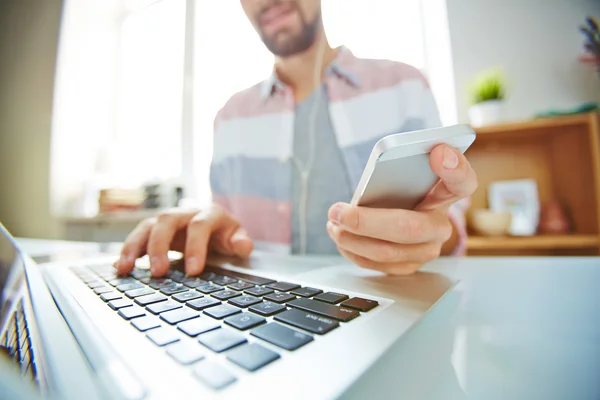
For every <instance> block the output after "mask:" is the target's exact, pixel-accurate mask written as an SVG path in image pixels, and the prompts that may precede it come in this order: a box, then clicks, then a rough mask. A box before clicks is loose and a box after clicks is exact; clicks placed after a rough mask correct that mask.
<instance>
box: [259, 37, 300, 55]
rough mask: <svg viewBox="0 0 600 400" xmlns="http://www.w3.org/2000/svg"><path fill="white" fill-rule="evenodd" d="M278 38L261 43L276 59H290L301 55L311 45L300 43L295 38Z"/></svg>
mask: <svg viewBox="0 0 600 400" xmlns="http://www.w3.org/2000/svg"><path fill="white" fill-rule="evenodd" d="M286 36H287V37H278V38H276V40H263V43H264V44H265V46H266V47H267V49H269V51H270V52H271V53H273V54H274V55H275V56H277V57H291V56H293V55H296V54H299V53H303V52H305V51H306V50H308V49H309V48H310V46H311V45H312V43H307V42H302V41H300V40H297V39H296V38H293V37H290V36H288V35H287V34H286Z"/></svg>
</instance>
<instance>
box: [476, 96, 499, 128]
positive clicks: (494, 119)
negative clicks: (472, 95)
mask: <svg viewBox="0 0 600 400" xmlns="http://www.w3.org/2000/svg"><path fill="white" fill-rule="evenodd" d="M503 119H504V102H503V101H501V100H489V101H484V102H483V103H479V104H475V105H473V106H471V108H469V120H470V121H471V125H472V126H485V125H493V124H498V123H500V122H502V121H503Z"/></svg>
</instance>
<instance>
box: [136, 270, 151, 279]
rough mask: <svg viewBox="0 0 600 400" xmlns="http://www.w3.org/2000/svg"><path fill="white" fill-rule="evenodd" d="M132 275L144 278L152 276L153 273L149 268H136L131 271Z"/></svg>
mask: <svg viewBox="0 0 600 400" xmlns="http://www.w3.org/2000/svg"><path fill="white" fill-rule="evenodd" d="M131 276H133V277H134V278H135V279H142V278H149V277H150V276H152V273H151V272H150V271H149V270H147V269H134V270H133V271H132V272H131Z"/></svg>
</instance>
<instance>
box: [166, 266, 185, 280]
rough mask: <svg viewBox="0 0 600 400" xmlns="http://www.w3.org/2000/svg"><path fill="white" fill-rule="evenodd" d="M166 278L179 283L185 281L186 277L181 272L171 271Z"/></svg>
mask: <svg viewBox="0 0 600 400" xmlns="http://www.w3.org/2000/svg"><path fill="white" fill-rule="evenodd" d="M167 277H168V278H169V279H170V280H172V281H173V282H178V283H181V282H183V281H184V280H186V279H187V276H186V275H185V274H184V273H183V272H181V271H177V270H173V269H172V270H170V271H169V273H168V274H167Z"/></svg>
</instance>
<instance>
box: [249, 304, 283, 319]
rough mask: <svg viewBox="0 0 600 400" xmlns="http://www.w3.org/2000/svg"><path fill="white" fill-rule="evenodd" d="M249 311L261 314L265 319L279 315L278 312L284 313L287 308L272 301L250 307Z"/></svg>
mask: <svg viewBox="0 0 600 400" xmlns="http://www.w3.org/2000/svg"><path fill="white" fill-rule="evenodd" d="M248 310H250V311H252V312H255V313H257V314H260V315H262V316H264V317H270V316H271V315H274V314H277V313H278V312H281V311H284V310H285V306H282V305H281V304H277V303H273V302H271V301H264V302H262V303H260V304H256V305H254V306H252V307H250V308H249V309H248Z"/></svg>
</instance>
